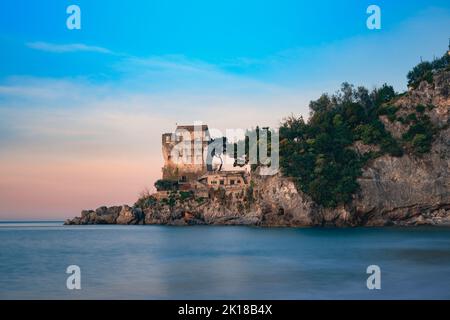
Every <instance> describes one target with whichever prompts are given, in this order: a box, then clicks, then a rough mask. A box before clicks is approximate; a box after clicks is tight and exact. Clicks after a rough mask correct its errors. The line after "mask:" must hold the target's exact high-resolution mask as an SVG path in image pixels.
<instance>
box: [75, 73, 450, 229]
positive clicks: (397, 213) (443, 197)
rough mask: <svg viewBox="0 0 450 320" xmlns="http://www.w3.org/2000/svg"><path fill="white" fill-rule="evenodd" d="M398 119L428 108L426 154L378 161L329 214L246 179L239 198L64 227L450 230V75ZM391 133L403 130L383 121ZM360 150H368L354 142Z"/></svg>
mask: <svg viewBox="0 0 450 320" xmlns="http://www.w3.org/2000/svg"><path fill="white" fill-rule="evenodd" d="M394 104H395V105H396V106H398V107H399V112H400V114H402V113H403V114H407V113H410V112H414V110H415V107H416V106H417V105H419V104H422V105H433V106H434V108H432V109H427V111H426V114H427V115H428V116H429V117H430V119H431V121H432V122H433V124H434V125H435V126H436V127H438V128H440V130H439V132H438V133H437V134H436V137H435V139H434V142H433V146H432V149H431V151H430V152H429V153H428V154H425V155H423V156H421V157H418V156H415V155H413V154H409V153H405V155H403V156H402V157H400V158H395V157H391V156H388V155H384V156H381V157H379V158H376V159H374V160H372V161H371V162H369V163H368V165H367V166H366V167H365V168H364V170H363V174H362V176H361V177H360V178H359V180H358V182H359V185H360V190H359V192H358V193H357V194H355V195H354V199H353V201H352V202H351V203H350V204H349V205H346V206H341V207H338V208H334V209H327V208H323V207H321V206H319V205H317V204H316V203H314V202H313V201H312V200H311V199H310V198H309V196H307V195H305V194H303V193H302V192H301V191H299V190H297V188H296V186H295V184H294V182H293V181H291V180H290V179H289V178H286V177H282V176H280V175H276V176H258V175H257V174H255V175H253V177H252V184H251V188H248V189H247V190H245V192H243V193H245V195H244V194H242V195H236V194H231V195H223V194H222V195H218V194H214V193H213V194H210V196H209V198H208V199H202V201H198V199H185V200H183V201H175V202H174V203H171V204H169V203H167V202H165V203H163V202H156V203H153V204H151V205H149V206H148V207H147V208H143V209H141V208H131V207H128V206H119V207H110V208H106V207H101V208H98V209H97V210H95V211H92V210H89V211H82V213H81V217H76V218H74V219H72V220H68V221H67V222H66V224H164V225H197V224H220V225H258V226H338V227H341V226H387V225H402V226H403V225H404V226H406V225H422V224H432V225H449V226H450V128H449V114H450V72H448V71H447V72H443V73H440V74H437V75H435V77H434V81H433V84H429V83H426V82H422V84H420V86H419V87H418V88H417V89H416V90H413V91H410V92H408V93H407V94H406V95H404V96H402V97H400V98H399V99H397V101H395V103H394ZM381 120H382V121H383V122H384V124H385V127H386V129H387V130H389V131H390V132H391V133H392V135H393V136H395V137H399V136H401V134H402V133H403V132H405V130H407V128H405V125H403V124H401V123H398V122H395V123H391V122H389V120H388V119H386V118H381ZM354 148H355V150H357V151H358V152H359V151H361V152H367V150H370V148H371V146H364V145H362V144H361V143H356V144H355V146H354Z"/></svg>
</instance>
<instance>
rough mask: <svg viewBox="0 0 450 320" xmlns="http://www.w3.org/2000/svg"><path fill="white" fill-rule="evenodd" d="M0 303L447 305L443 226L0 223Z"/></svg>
mask: <svg viewBox="0 0 450 320" xmlns="http://www.w3.org/2000/svg"><path fill="white" fill-rule="evenodd" d="M69 266H77V267H78V268H79V269H78V271H79V272H78V271H76V273H77V275H76V276H77V281H78V282H77V283H78V284H79V285H80V287H79V289H76V288H75V289H74V287H73V283H74V282H73V279H74V278H73V276H74V273H71V272H73V269H70V268H69ZM371 266H372V267H371ZM373 266H375V269H374V267H373ZM68 268H69V271H70V272H69V273H67V272H68ZM368 268H369V272H368ZM374 270H376V271H374ZM71 277H72V278H71ZM69 278H70V279H71V280H70V279H69ZM68 279H69V280H70V281H69V280H68ZM70 283H72V286H71V285H70ZM374 284H376V286H375V287H374ZM0 299H13V300H15V299H31V300H35V299H44V300H48V299H68V300H71V299H139V300H141V299H196V300H197V299H288V300H291V299H292V300H293V299H338V300H342V299H369V300H370V299H450V228H438V227H413V228H396V227H388V228H342V229H339V228H259V227H245V226H192V227H171V226H145V225H144V226H117V225H90V226H64V225H63V223H62V222H59V221H56V222H55V221H50V222H48V221H41V222H0Z"/></svg>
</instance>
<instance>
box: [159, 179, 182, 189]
mask: <svg viewBox="0 0 450 320" xmlns="http://www.w3.org/2000/svg"><path fill="white" fill-rule="evenodd" d="M155 188H156V190H158V191H174V190H178V181H173V180H166V179H159V180H157V181H156V182H155Z"/></svg>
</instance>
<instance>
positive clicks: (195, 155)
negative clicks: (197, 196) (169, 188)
mask: <svg viewBox="0 0 450 320" xmlns="http://www.w3.org/2000/svg"><path fill="white" fill-rule="evenodd" d="M210 141H211V137H210V135H209V131H208V126H207V125H198V126H197V125H187V126H177V128H176V130H175V132H173V133H164V134H163V135H162V154H163V158H164V167H163V168H162V178H163V179H164V180H174V181H179V182H189V181H196V180H197V179H198V178H199V177H200V176H202V175H204V174H205V173H206V172H207V150H208V144H209V142H210Z"/></svg>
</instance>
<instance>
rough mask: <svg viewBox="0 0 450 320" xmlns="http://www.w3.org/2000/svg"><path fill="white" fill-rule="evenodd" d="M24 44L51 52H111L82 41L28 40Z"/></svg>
mask: <svg viewBox="0 0 450 320" xmlns="http://www.w3.org/2000/svg"><path fill="white" fill-rule="evenodd" d="M26 46H27V47H29V48H32V49H35V50H40V51H45V52H52V53H67V52H96V53H105V54H112V53H113V52H112V51H111V50H109V49H106V48H102V47H97V46H89V45H86V44H83V43H70V44H55V43H49V42H41V41H38V42H28V43H26Z"/></svg>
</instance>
